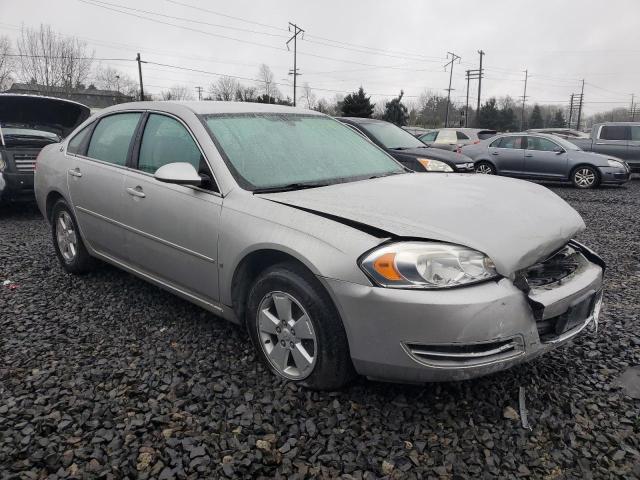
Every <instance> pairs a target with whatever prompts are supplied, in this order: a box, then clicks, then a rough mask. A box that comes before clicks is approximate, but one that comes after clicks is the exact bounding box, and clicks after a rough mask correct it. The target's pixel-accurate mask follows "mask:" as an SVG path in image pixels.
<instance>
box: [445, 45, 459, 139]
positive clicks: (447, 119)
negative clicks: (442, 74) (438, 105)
mask: <svg viewBox="0 0 640 480" xmlns="http://www.w3.org/2000/svg"><path fill="white" fill-rule="evenodd" d="M449 55H451V60H450V61H449V62H448V63H447V64H446V65H445V66H444V68H445V70H446V69H447V67H450V68H449V88H447V113H446V114H445V117H444V127H445V128H447V127H448V126H449V104H450V103H451V90H452V89H451V80H452V79H453V65H454V63H455V62H456V60H460V58H461V57H459V56H458V55H456V54H455V53H453V52H447V58H449Z"/></svg>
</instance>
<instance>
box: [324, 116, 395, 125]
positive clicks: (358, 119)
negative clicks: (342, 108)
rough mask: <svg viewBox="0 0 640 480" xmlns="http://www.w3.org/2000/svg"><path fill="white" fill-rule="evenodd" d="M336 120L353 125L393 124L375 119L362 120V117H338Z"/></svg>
mask: <svg viewBox="0 0 640 480" xmlns="http://www.w3.org/2000/svg"><path fill="white" fill-rule="evenodd" d="M336 120H338V121H347V122H353V123H391V122H385V121H384V120H378V119H375V118H362V117H336ZM392 125H393V124H392Z"/></svg>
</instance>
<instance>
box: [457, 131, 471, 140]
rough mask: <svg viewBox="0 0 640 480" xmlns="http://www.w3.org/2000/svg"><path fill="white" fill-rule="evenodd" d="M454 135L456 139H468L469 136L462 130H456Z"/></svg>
mask: <svg viewBox="0 0 640 480" xmlns="http://www.w3.org/2000/svg"><path fill="white" fill-rule="evenodd" d="M456 136H457V137H458V140H469V137H467V136H466V135H465V134H464V133H462V132H456Z"/></svg>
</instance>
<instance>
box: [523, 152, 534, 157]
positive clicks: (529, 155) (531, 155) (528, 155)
mask: <svg viewBox="0 0 640 480" xmlns="http://www.w3.org/2000/svg"><path fill="white" fill-rule="evenodd" d="M525 157H533V154H531V153H529V154H527V155H525Z"/></svg>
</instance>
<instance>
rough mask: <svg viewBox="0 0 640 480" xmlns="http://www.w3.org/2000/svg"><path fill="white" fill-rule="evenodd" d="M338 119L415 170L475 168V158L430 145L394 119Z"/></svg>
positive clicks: (465, 171) (453, 170)
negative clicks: (397, 123)
mask: <svg viewBox="0 0 640 480" xmlns="http://www.w3.org/2000/svg"><path fill="white" fill-rule="evenodd" d="M336 120H338V121H340V122H342V123H344V124H345V125H347V126H349V127H350V128H352V129H353V130H355V131H356V132H358V133H360V134H361V135H364V136H365V137H366V138H368V139H369V140H371V141H372V142H373V143H375V144H376V145H378V146H379V147H380V148H382V149H383V150H385V151H386V152H387V153H389V154H390V155H391V156H392V157H393V158H395V159H396V160H398V161H399V162H400V163H402V164H403V165H404V166H406V167H407V168H410V169H411V170H415V171H416V172H424V171H427V172H459V173H473V171H474V167H473V162H472V161H471V159H470V158H468V157H466V156H465V155H461V154H459V153H454V152H447V151H444V150H440V149H436V148H430V147H429V146H427V145H425V144H424V143H422V142H421V141H420V140H418V139H417V138H416V137H414V136H413V135H411V134H410V133H409V132H407V131H405V130H403V129H402V128H400V127H398V126H396V125H394V124H393V123H389V122H385V121H383V120H374V119H372V118H359V117H340V118H337V119H336Z"/></svg>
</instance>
